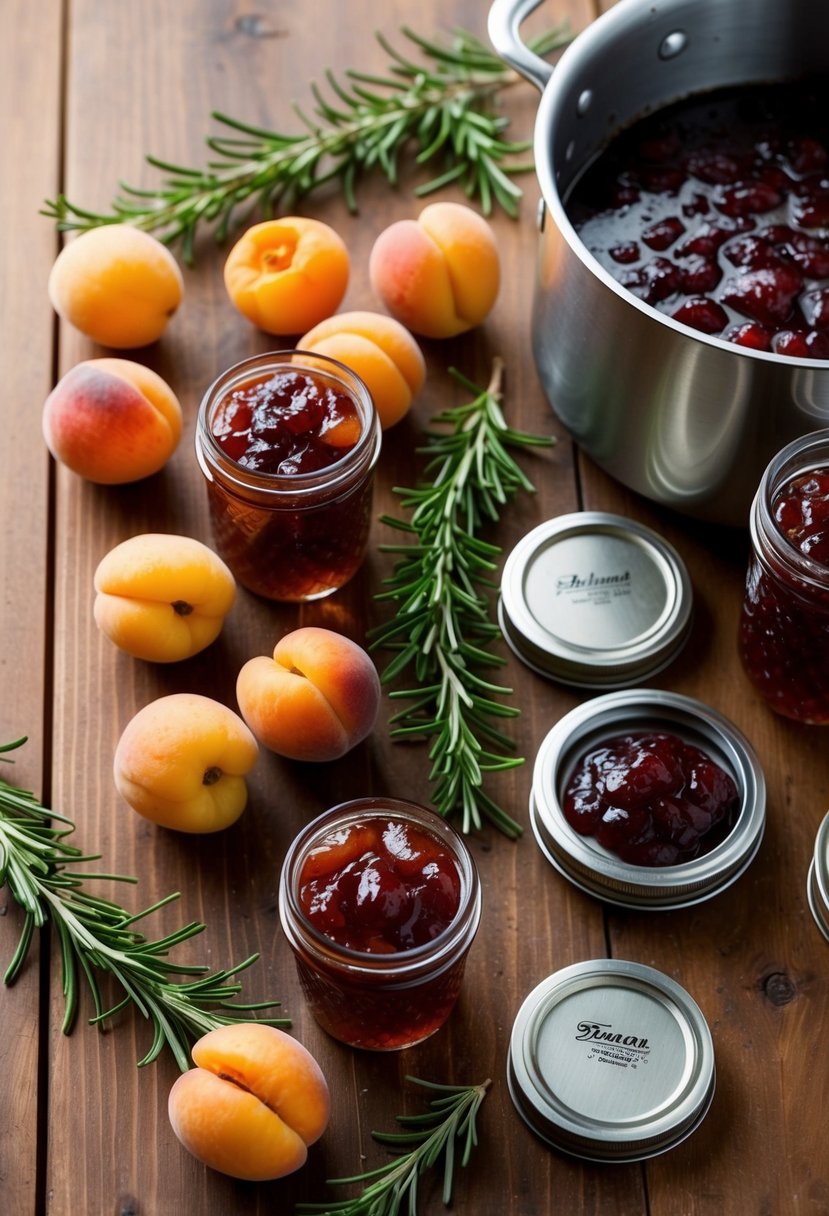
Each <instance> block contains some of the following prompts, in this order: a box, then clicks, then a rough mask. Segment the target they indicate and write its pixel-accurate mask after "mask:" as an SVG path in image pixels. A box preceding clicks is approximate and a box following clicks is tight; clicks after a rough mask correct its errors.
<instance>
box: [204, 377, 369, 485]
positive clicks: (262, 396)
mask: <svg viewBox="0 0 829 1216" xmlns="http://www.w3.org/2000/svg"><path fill="white" fill-rule="evenodd" d="M212 431H213V435H214V438H215V439H216V441H217V443H218V444H219V446H220V447H221V449H222V451H223V452H225V454H226V455H227V456H229V457H230V459H231V460H235V461H236V462H237V463H238V464H240V465H242V466H243V468H246V469H250V470H251V471H253V472H256V473H268V474H276V475H279V476H282V477H285V476H292V475H295V474H302V473H316V472H318V471H319V470H320V469H324V468H327V467H328V466H329V465H332V464H334V463H335V462H336V461H337V460H340V459H341V458H342V457H343V456H344V455H345V453H346V452H348V451H350V450H351V448H353V447H354V445H355V444H356V443H357V441H358V439H359V438H360V433H361V431H362V424H361V422H360V415H359V413H358V412H357V406H356V405H355V403H354V400H353V398H352V397H351V396H350V395H349V394H348V393H345V392H343V391H342V390H341V389H338V388H336V387H335V386H333V385H331V384H328V383H326V381H324V380H323V379H321V378H318V377H316V376H314V375H312V374H311V373H309V372H306V371H299V370H292V369H290V368H285V369H282V370H280V371H277V372H275V373H274V374H271V375H266V376H259V377H257V378H255V379H253V380H250V381H249V382H248V383H246V384H243V385H241V387H239V388H236V389H234V390H233V391H232V392H230V393H228V394H227V396H226V397H224V398H222V400H221V401H220V402H219V404H218V406H217V408H216V410H215V413H214V415H213V420H212Z"/></svg>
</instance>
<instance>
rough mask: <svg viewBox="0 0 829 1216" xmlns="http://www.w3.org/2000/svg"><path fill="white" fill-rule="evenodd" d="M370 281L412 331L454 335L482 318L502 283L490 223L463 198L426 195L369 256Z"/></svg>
mask: <svg viewBox="0 0 829 1216" xmlns="http://www.w3.org/2000/svg"><path fill="white" fill-rule="evenodd" d="M369 277H370V279H371V285H372V287H373V289H374V291H375V292H376V294H377V296H378V297H379V298H380V300H381V301H382V303H383V305H384V306H385V307H386V308H387V309H388V311H389V312H390V313H391V314H392V316H393V317H396V318H397V320H398V321H400V322H401V323H402V324H403V325H405V326H406V328H407V329H410V330H411V331H412V333H415V334H421V335H423V337H426V338H451V337H454V336H455V335H456V334H460V333H464V332H465V331H466V330H468V329H472V328H473V326H475V325H480V323H481V322H482V321H483V320H484V318H485V317H486V316H488V314H489V312H490V310H491V309H492V306H493V305H494V303H495V299H496V297H497V295H498V288H499V286H500V277H501V268H500V259H499V256H498V246H497V245H496V243H495V234H494V233H493V231H492V228H491V226H490V225H489V224H488V223H487V221H486V220H485V219H484V218H483V216H481V215H479V214H478V213H477V212H476V211H473V210H472V208H471V207H467V206H464V205H463V204H462V203H431V204H430V205H429V206H428V207H426V208H424V210H423V211H421V213H420V215H419V216H418V217H417V219H416V220H411V219H406V220H397V221H396V223H394V224H391V225H390V226H389V227H388V228H386V229H385V230H384V231H383V232H381V233H380V235H379V236H378V237H377V240H376V241H375V242H374V245H373V247H372V250H371V255H370V257H369Z"/></svg>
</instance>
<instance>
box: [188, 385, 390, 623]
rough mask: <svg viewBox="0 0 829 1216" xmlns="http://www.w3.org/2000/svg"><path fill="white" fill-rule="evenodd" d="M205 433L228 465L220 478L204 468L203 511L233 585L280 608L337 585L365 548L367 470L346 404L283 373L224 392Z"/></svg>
mask: <svg viewBox="0 0 829 1216" xmlns="http://www.w3.org/2000/svg"><path fill="white" fill-rule="evenodd" d="M208 425H209V429H210V433H211V435H212V437H213V439H214V440H215V442H216V444H217V445H218V447H219V449H220V450H221V452H222V453H223V455H224V456H225V457H226V458H227V460H229V461H232V462H233V465H232V466H231V470H230V474H229V475H228V473H227V470H226V469H224V468H223V467H222V465H221V463H220V462H217V461H214V462H213V466H212V469H211V473H212V477H211V479H210V480H209V481H208V501H209V505H210V514H211V522H212V526H213V533H214V536H215V539H216V546H217V548H218V550H219V553H220V554H221V556H222V557H223V558H224V560H225V561H226V562H227V564H228V565H229V566H230V568H231V570H232V571H233V573H234V575H235V576H236V578H237V579H238V580H239V582H241V583H242V584H243V585H244V586H246V587H248V588H249V589H250V590H252V591H255V592H257V593H258V594H260V595H263V596H266V597H268V598H270V599H274V600H285V601H302V600H309V599H315V598H318V597H319V596H323V595H327V594H329V593H330V592H331V591H334V590H336V589H337V588H338V587H341V586H342V585H343V584H344V583H345V582H347V581H348V579H349V578H351V576H352V575H353V574H354V573H355V572H356V570H357V569H358V567H359V566H360V563H361V562H362V560H363V557H364V555H365V550H366V546H367V543H368V536H369V529H370V525H371V504H372V473H373V465H374V459H373V456H372V454H371V452H366V444H365V443H363V444H362V445H361V439H362V437H363V427H364V421H363V419H362V418H361V415H360V411H359V408H358V405H357V403H356V401H355V399H354V397H353V396H352V395H351V394H350V393H349V392H347V391H346V390H345V389H344V388H340V387H338V386H337V385H336V384H335V383H332V382H331V379H330V377H324V376H319V377H318V376H316V375H315V374H314V373H313V372H309V371H307V370H303V369H292V368H291V367H290V366H289V365H288V366H285V367H282V368H279V369H277V370H270V371H265V372H264V373H263V374H261V375H258V376H253V377H251V379H250V380H247V381H244V382H243V383H242V384H241V385H237V386H236V387H235V388H232V389H228V390H227V391H226V392H225V394H224V395H223V396H220V397H219V398H218V400H216V401H215V402H214V403H213V405H212V408H211V409H210V411H209V421H208ZM364 453H365V455H364ZM269 478H272V479H273V481H268V479H269ZM310 478H314V479H316V480H315V481H314V482H313V483H312V484H310V485H309V479H310Z"/></svg>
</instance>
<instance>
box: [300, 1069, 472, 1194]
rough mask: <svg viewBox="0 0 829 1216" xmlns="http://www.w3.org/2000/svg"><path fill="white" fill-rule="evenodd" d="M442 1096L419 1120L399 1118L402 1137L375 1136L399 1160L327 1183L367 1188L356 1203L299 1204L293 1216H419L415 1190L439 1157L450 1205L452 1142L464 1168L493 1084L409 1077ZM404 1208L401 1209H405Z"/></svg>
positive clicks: (388, 1133) (452, 1173)
mask: <svg viewBox="0 0 829 1216" xmlns="http://www.w3.org/2000/svg"><path fill="white" fill-rule="evenodd" d="M406 1080H407V1081H410V1082H412V1084H414V1085H421V1086H423V1087H424V1088H425V1089H429V1090H431V1091H433V1092H435V1093H436V1094H438V1095H440V1096H438V1097H435V1098H433V1099H432V1100H431V1101H430V1103H429V1110H428V1111H426V1112H425V1113H424V1114H421V1115H398V1116H397V1121H398V1123H399V1124H400V1125H401V1127H404V1128H406V1129H407V1130H405V1131H403V1132H373V1133H372V1135H373V1136H374V1139H375V1140H377V1141H378V1142H379V1143H380V1144H384V1145H385V1146H386V1147H387V1148H388V1149H389V1150H390V1151H391V1152H396V1153H397V1154H398V1156H397V1158H396V1159H395V1160H393V1161H389V1162H386V1164H385V1165H381V1166H378V1167H377V1168H376V1169H373V1170H366V1171H365V1173H362V1174H353V1175H351V1176H350V1177H348V1178H329V1180H328V1183H329V1186H346V1185H352V1184H356V1183H365V1184H367V1185H365V1186H364V1188H363V1190H362V1192H361V1193H360V1195H358V1196H357V1197H356V1198H355V1199H342V1200H333V1201H332V1202H329V1203H300V1204H298V1205H297V1208H296V1216H311V1214H312V1213H316V1214H317V1216H397V1214H398V1213H401V1212H403V1211H405V1212H406V1213H408V1216H417V1186H418V1181H419V1179H420V1177H421V1176H422V1175H423V1174H424V1173H425V1172H426V1170H427V1169H431V1168H432V1167H433V1166H434V1165H436V1164H437V1162H438V1160H439V1159H440V1158H441V1157H443V1195H442V1198H443V1202H444V1204H446V1205H447V1206H448V1205H449V1204H450V1203H451V1201H452V1188H453V1184H454V1168H455V1159H456V1158H455V1153H456V1142H457V1141H460V1143H461V1155H460V1163H461V1165H462V1166H466V1165H467V1164H468V1163H469V1158H470V1156H471V1153H472V1149H473V1148H474V1147H475V1145H477V1143H478V1139H477V1131H476V1120H477V1116H478V1111H479V1109H480V1106H481V1103H482V1102H483V1100H484V1098H485V1097H486V1093H487V1090H488V1089H489V1086H490V1084H491V1082H490V1081H489V1080H486V1081H483V1082H482V1083H481V1084H480V1085H440V1084H438V1083H437V1082H433V1081H422V1080H421V1079H420V1078H418V1077H407V1078H406ZM404 1204H405V1207H404Z"/></svg>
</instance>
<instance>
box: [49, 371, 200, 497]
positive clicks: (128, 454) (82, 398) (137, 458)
mask: <svg viewBox="0 0 829 1216" xmlns="http://www.w3.org/2000/svg"><path fill="white" fill-rule="evenodd" d="M181 428H182V413H181V405H180V404H179V401H178V398H177V397H176V395H175V393H174V392H173V390H172V389H171V388H170V386H169V385H168V384H167V383H166V382H165V381H164V380H162V378H161V376H159V375H157V374H156V373H155V372H154V371H151V370H150V369H149V368H148V367H143V366H142V365H141V364H140V363H133V362H132V360H131V359H87V360H85V361H84V362H83V363H77V364H76V365H75V366H74V367H73V368H72V369H71V370H70V371H68V372H67V373H66V375H65V376H63V377H62V378H61V379H60V380H59V381H58V383H57V384H56V385H55V387H54V388H53V389H52V391H51V393H50V394H49V396H48V397H47V398H46V401H45V403H44V406H43V437H44V439H45V440H46V445H47V447H48V448H49V451H50V452H51V453H52V455H53V456H54V458H55V459H56V460H60V461H61V462H62V463H63V464H65V465H66V466H67V467H68V468H70V469H71V470H72V472H73V473H77V474H78V476H79V477H85V478H86V479H87V480H88V481H95V482H99V483H100V484H101V485H120V484H122V483H123V482H129V481H140V480H141V478H143V477H149V476H150V475H151V474H152V473H157V472H158V470H159V469H160V468H162V467H163V466H164V465H165V464H166V463H167V461H168V460H169V459H170V457H171V456H172V454H173V452H174V451H175V449H176V447H177V446H178V442H179V440H180V439H181Z"/></svg>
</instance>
